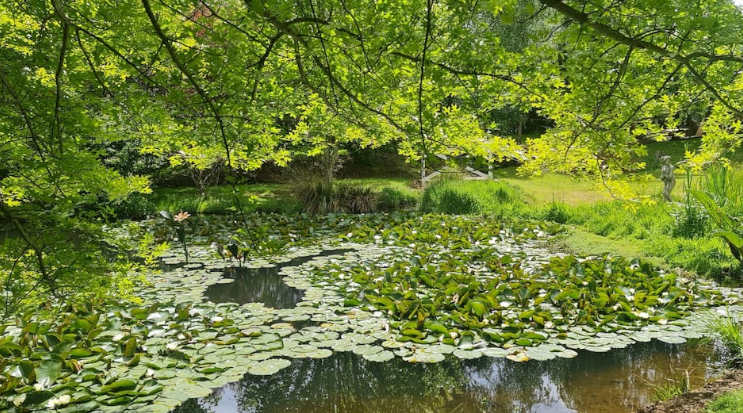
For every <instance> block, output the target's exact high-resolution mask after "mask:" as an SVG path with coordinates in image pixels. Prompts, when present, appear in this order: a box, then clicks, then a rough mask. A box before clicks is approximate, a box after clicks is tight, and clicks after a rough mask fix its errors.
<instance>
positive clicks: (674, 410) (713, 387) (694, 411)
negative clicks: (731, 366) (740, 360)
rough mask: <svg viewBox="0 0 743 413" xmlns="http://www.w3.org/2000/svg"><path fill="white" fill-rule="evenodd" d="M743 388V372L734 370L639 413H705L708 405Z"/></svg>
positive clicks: (645, 408) (638, 412) (647, 407)
mask: <svg viewBox="0 0 743 413" xmlns="http://www.w3.org/2000/svg"><path fill="white" fill-rule="evenodd" d="M742 388H743V370H733V371H730V372H728V373H727V374H725V376H723V377H721V378H720V379H718V380H716V381H713V382H710V383H707V384H706V385H704V387H702V388H700V389H696V390H692V391H690V392H688V393H685V394H682V395H681V396H679V397H676V398H674V399H671V400H667V401H664V402H658V403H655V404H652V405H650V406H646V407H644V408H642V409H640V410H638V411H637V413H705V412H706V406H707V403H709V402H710V401H711V400H712V399H714V398H715V397H717V396H719V395H720V394H722V393H727V392H729V391H731V390H737V389H742Z"/></svg>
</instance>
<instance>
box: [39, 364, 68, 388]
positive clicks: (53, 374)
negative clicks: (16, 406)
mask: <svg viewBox="0 0 743 413" xmlns="http://www.w3.org/2000/svg"><path fill="white" fill-rule="evenodd" d="M61 372H62V362H61V361H59V360H42V361H41V362H40V363H39V365H38V366H36V368H35V369H34V373H35V375H36V382H37V383H41V384H42V385H43V386H51V385H52V384H53V383H54V382H55V381H56V380H57V377H59V374H60V373H61Z"/></svg>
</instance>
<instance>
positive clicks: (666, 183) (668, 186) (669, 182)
mask: <svg viewBox="0 0 743 413" xmlns="http://www.w3.org/2000/svg"><path fill="white" fill-rule="evenodd" d="M660 160H661V162H663V166H662V167H661V168H660V180H661V181H663V198H665V199H666V201H668V202H671V201H672V199H671V191H673V187H674V186H676V177H675V176H674V175H673V164H672V163H671V157H670V156H664V157H662V158H660Z"/></svg>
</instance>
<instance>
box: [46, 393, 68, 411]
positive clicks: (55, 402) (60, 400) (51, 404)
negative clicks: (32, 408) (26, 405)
mask: <svg viewBox="0 0 743 413" xmlns="http://www.w3.org/2000/svg"><path fill="white" fill-rule="evenodd" d="M71 399H72V398H71V397H70V395H69V394H65V395H62V396H59V397H55V398H53V399H49V400H48V401H47V402H46V407H47V409H56V408H57V406H64V405H66V404H69V403H70V400H71Z"/></svg>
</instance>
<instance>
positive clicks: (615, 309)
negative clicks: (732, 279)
mask: <svg viewBox="0 0 743 413" xmlns="http://www.w3.org/2000/svg"><path fill="white" fill-rule="evenodd" d="M172 230H173V228H172V226H168V225H167V222H165V223H164V222H162V221H148V222H143V223H137V224H131V225H127V226H126V227H122V228H116V229H112V232H114V233H116V234H118V236H122V237H133V238H137V237H142V236H144V235H145V234H150V235H152V236H153V237H154V238H155V239H160V240H168V239H170V240H173V237H174V236H180V239H179V240H178V241H179V243H180V245H182V248H177V247H175V245H176V244H174V246H173V247H172V248H171V250H169V251H168V252H167V255H165V256H163V257H162V264H163V266H162V269H161V270H155V269H153V270H149V271H146V272H145V273H143V274H142V276H143V277H144V279H145V280H146V281H144V282H142V283H141V285H138V287H137V288H136V291H135V292H134V296H135V297H134V298H135V300H134V301H131V300H130V301H127V302H110V301H107V302H95V303H93V302H91V303H86V304H83V305H78V306H74V307H71V308H66V311H64V312H63V313H62V315H61V316H60V317H59V318H58V319H55V320H39V319H36V318H35V316H34V315H33V314H29V315H26V316H23V317H19V318H18V319H17V320H15V322H13V323H9V324H6V325H2V326H0V333H1V334H2V338H0V355H2V361H0V373H1V375H0V396H2V397H1V398H0V410H2V409H6V410H8V411H13V412H23V411H41V410H53V409H56V411H64V412H85V411H103V412H108V411H111V412H114V411H116V412H119V411H132V412H162V413H165V412H170V411H176V412H182V413H185V412H201V411H203V412H228V411H230V412H231V411H243V412H331V411H344V412H370V413H371V412H382V411H389V410H390V409H395V408H399V409H401V410H403V409H404V410H410V409H413V408H415V409H417V410H419V411H424V412H427V411H431V412H433V411H437V412H438V411H445V412H457V411H459V412H500V411H514V412H548V411H549V412H576V411H577V412H589V411H590V412H616V413H620V412H630V411H633V410H634V409H636V408H638V407H639V406H640V405H641V404H645V403H648V402H651V401H652V393H653V389H657V388H658V387H659V386H663V385H665V384H667V383H668V379H669V378H677V377H679V375H680V374H681V373H684V374H686V372H688V374H689V378H690V380H691V381H692V384H695V383H696V384H699V383H701V382H703V381H704V379H705V378H707V377H709V375H711V374H712V373H714V371H715V370H716V369H718V368H720V367H721V366H722V364H723V362H724V361H723V360H721V355H720V352H719V351H717V350H716V348H715V347H714V345H711V344H706V345H699V344H698V342H699V341H700V339H702V338H704V337H705V336H707V335H708V333H707V332H706V331H707V327H706V325H707V323H708V321H709V319H710V317H712V316H713V314H715V313H722V314H727V315H730V316H733V317H737V316H738V315H739V314H740V313H741V312H743V309H742V308H741V307H740V306H739V302H740V290H738V289H731V288H723V287H718V286H716V285H714V284H713V283H711V282H708V281H705V280H701V279H696V278H691V277H683V276H680V275H676V274H673V273H662V272H659V271H656V270H655V269H653V268H652V267H651V266H649V265H647V264H644V263H642V262H637V261H628V260H625V259H622V258H615V257H593V258H576V257H572V256H564V255H561V254H553V253H550V252H549V251H548V249H546V248H545V244H546V243H547V241H548V239H549V237H550V236H549V233H551V232H553V231H554V228H552V227H551V226H550V225H547V224H542V225H539V224H533V225H532V226H524V227H521V228H518V229H514V228H507V227H504V226H502V225H501V224H499V223H496V222H493V221H489V220H487V219H483V218H468V217H456V216H438V215H423V216H420V215H366V216H342V215H330V216H326V217H318V218H310V217H306V216H295V217H284V216H269V215H257V216H252V217H250V218H248V219H245V220H241V221H239V222H236V221H234V220H229V219H218V218H209V219H207V218H201V219H193V220H191V222H187V223H186V224H184V225H183V226H181V227H179V228H177V230H178V231H177V232H176V233H175V234H174V233H173V231H172ZM186 241H187V242H186ZM199 398H200V399H199ZM197 399H198V400H197ZM174 409H175V410H174Z"/></svg>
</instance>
